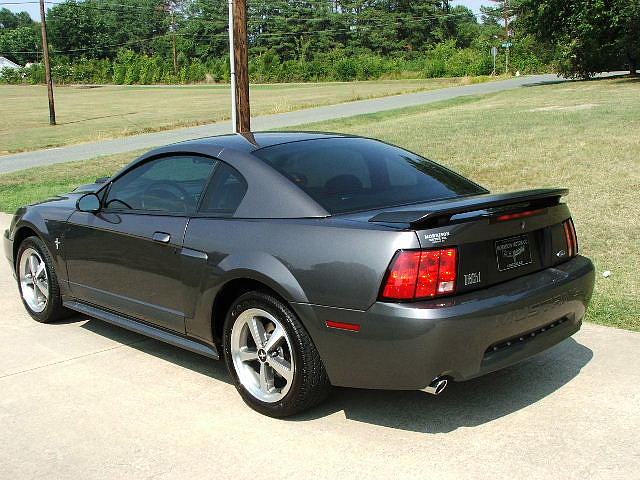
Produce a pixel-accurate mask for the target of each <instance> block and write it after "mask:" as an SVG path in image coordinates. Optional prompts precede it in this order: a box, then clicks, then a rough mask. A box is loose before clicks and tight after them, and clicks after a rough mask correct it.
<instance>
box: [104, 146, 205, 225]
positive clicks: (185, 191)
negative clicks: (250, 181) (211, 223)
mask: <svg viewBox="0 0 640 480" xmlns="http://www.w3.org/2000/svg"><path fill="white" fill-rule="evenodd" d="M216 163H217V161H216V160H214V159H212V158H208V157H200V156H171V157H162V158H158V159H156V160H151V161H150V162H147V163H144V164H142V165H141V166H139V167H137V168H135V169H134V170H132V171H130V172H128V173H126V174H125V175H123V176H122V177H120V178H118V179H117V180H116V181H115V182H113V185H111V188H110V189H109V192H108V194H107V198H106V201H105V207H106V208H109V209H117V210H127V209H133V210H146V211H154V212H172V213H185V214H188V213H191V212H194V211H195V209H196V206H197V205H198V201H199V200H200V196H201V195H202V191H203V190H204V187H205V185H206V184H207V181H208V180H209V177H210V176H211V172H212V171H213V167H214V166H215V164H216Z"/></svg>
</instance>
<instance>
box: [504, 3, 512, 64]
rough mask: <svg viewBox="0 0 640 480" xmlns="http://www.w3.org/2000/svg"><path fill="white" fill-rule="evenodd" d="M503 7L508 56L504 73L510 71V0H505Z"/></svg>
mask: <svg viewBox="0 0 640 480" xmlns="http://www.w3.org/2000/svg"><path fill="white" fill-rule="evenodd" d="M503 8H504V10H503V12H502V14H503V15H504V38H505V43H506V44H507V56H506V59H505V63H504V73H509V43H511V42H510V38H509V15H510V14H511V12H510V10H509V0H504V6H503Z"/></svg>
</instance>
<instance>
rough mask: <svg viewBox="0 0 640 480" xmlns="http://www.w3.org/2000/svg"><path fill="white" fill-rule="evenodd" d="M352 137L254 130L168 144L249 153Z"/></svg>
mask: <svg viewBox="0 0 640 480" xmlns="http://www.w3.org/2000/svg"><path fill="white" fill-rule="evenodd" d="M340 137H347V138H348V137H353V135H347V134H342V133H326V132H255V133H237V134H229V135H217V136H213V137H204V138H198V139H195V140H187V141H185V142H178V143H173V144H171V145H169V146H170V147H174V148H177V149H180V148H185V147H191V146H198V147H200V148H203V147H205V148H206V147H211V149H212V150H215V149H221V148H223V149H231V150H236V151H239V152H245V153H251V152H254V151H256V150H259V149H261V148H265V147H272V146H274V145H281V144H283V143H291V142H302V141H306V140H319V139H324V138H340Z"/></svg>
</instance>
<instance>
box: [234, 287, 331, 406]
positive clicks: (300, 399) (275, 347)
mask: <svg viewBox="0 0 640 480" xmlns="http://www.w3.org/2000/svg"><path fill="white" fill-rule="evenodd" d="M224 357H225V360H226V363H227V369H228V370H229V374H230V375H231V378H232V379H233V383H234V384H235V386H236V389H237V390H238V392H239V393H240V395H241V396H242V399H243V400H244V401H245V403H247V405H249V406H250V407H251V408H253V409H254V410H256V411H258V412H260V413H263V414H265V415H269V416H271V417H286V416H289V415H294V414H296V413H299V412H301V411H303V410H306V409H308V408H311V407H313V406H315V405H317V404H318V403H320V402H321V401H322V400H324V398H325V397H326V396H327V394H328V393H329V389H330V387H331V385H330V384H329V378H328V377H327V373H326V371H325V369H324V365H323V364H322V360H321V359H320V355H319V354H318V351H317V350H316V348H315V346H314V344H313V341H312V340H311V337H310V336H309V334H308V333H307V331H306V330H305V328H304V326H303V325H302V324H301V323H300V320H298V317H297V316H296V315H295V313H294V312H293V311H292V310H291V308H290V307H289V306H288V305H287V304H286V303H285V302H283V301H282V300H280V299H279V298H277V297H275V296H274V295H271V294H268V293H265V292H259V291H253V292H248V293H245V294H243V295H241V296H240V297H238V299H237V300H236V301H235V302H234V303H233V304H232V305H231V308H230V309H229V312H228V313H227V318H226V321H225V325H224Z"/></svg>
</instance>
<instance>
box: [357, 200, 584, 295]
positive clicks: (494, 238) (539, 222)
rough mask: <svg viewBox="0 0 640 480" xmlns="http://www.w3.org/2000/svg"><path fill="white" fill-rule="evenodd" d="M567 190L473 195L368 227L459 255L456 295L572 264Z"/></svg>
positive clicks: (392, 214) (392, 215)
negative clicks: (409, 234) (404, 231)
mask: <svg viewBox="0 0 640 480" xmlns="http://www.w3.org/2000/svg"><path fill="white" fill-rule="evenodd" d="M566 193H567V190H564V189H546V190H528V191H523V192H514V193H507V194H499V195H489V194H487V195H474V196H472V197H462V198H458V199H453V200H450V201H443V202H432V203H427V204H423V205H419V206H415V205H414V206H410V207H402V208H399V209H396V208H393V209H387V210H385V211H383V212H379V213H376V214H373V216H371V213H370V214H369V216H370V217H371V218H370V219H369V222H373V223H383V224H388V225H389V226H395V227H396V228H398V227H401V226H402V227H404V228H409V229H412V230H414V231H415V232H416V235H417V236H418V240H419V242H420V246H421V247H422V248H425V249H431V248H446V247H452V246H455V247H456V248H457V250H458V271H457V288H456V293H463V292H468V291H471V290H475V289H478V288H484V287H488V286H490V285H494V284H497V283H500V282H504V281H508V280H511V279H513V278H516V277H520V276H523V275H527V274H529V273H533V272H535V271H538V270H542V269H544V268H548V267H551V266H553V265H556V264H558V263H561V262H563V261H566V260H568V259H569V258H571V257H570V255H569V247H568V245H567V239H566V235H565V230H564V227H563V224H562V222H563V221H565V220H567V219H568V218H570V213H569V209H568V208H567V206H566V205H565V204H563V203H560V198H561V197H562V196H563V195H566Z"/></svg>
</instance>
